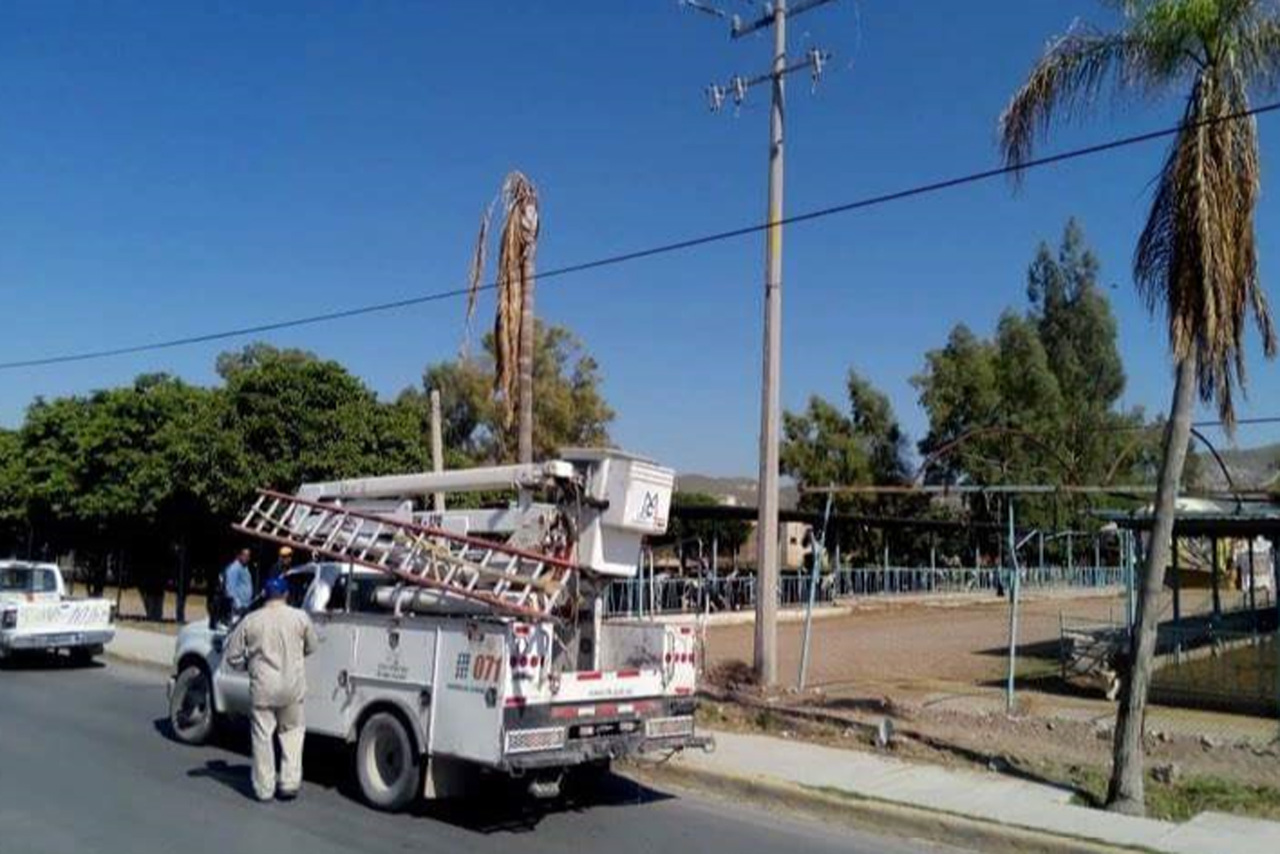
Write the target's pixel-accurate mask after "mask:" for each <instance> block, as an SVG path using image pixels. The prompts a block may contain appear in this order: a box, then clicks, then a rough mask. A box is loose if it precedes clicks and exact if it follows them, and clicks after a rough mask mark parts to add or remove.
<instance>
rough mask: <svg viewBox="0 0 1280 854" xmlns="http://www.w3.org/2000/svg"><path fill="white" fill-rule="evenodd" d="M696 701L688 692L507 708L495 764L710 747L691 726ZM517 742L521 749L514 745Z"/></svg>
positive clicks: (550, 764)
mask: <svg viewBox="0 0 1280 854" xmlns="http://www.w3.org/2000/svg"><path fill="white" fill-rule="evenodd" d="M696 706H697V701H696V700H694V699H693V698H692V697H682V698H671V697H664V698H652V699H647V700H636V701H630V702H627V703H622V704H603V705H602V704H598V703H597V704H593V703H582V704H572V705H554V706H553V705H538V706H531V707H525V708H520V709H508V710H507V712H506V714H505V715H504V744H505V750H504V752H503V757H502V761H501V762H500V763H499V768H500V769H501V770H505V771H508V772H520V771H526V770H532V769H545V768H566V767H572V766H574V765H585V764H588V763H592V762H599V761H602V760H608V759H623V758H626V757H629V756H643V755H646V754H653V753H669V752H671V751H677V750H688V749H702V750H711V749H713V748H714V746H715V741H714V740H713V739H712V738H711V737H710V736H705V735H699V734H698V733H697V732H696V730H695V727H694V718H693V716H694V711H695V709H696ZM640 707H643V712H642V711H641V708H640ZM580 711H581V712H582V714H579V712H580ZM588 711H589V712H590V713H591V714H589V715H588V714H586V712H588ZM517 742H520V743H521V747H522V748H523V749H521V750H516V749H514V744H515V743H517Z"/></svg>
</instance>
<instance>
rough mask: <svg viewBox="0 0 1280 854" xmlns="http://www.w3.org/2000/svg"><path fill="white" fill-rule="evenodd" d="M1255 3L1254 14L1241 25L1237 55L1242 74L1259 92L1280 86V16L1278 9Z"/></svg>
mask: <svg viewBox="0 0 1280 854" xmlns="http://www.w3.org/2000/svg"><path fill="white" fill-rule="evenodd" d="M1268 5H1269V6H1270V8H1268V9H1263V8H1260V7H1261V6H1262V4H1259V3H1257V2H1253V3H1251V6H1252V7H1253V12H1252V14H1250V15H1248V16H1246V17H1245V19H1244V20H1243V21H1241V24H1240V30H1239V35H1238V36H1237V38H1236V39H1235V52H1236V57H1237V61H1238V64H1239V67H1240V73H1241V74H1243V75H1244V77H1245V79H1247V80H1248V81H1249V84H1250V86H1252V87H1254V88H1255V90H1268V91H1274V90H1275V89H1276V88H1277V87H1280V16H1278V15H1280V13H1278V11H1277V9H1276V8H1275V7H1274V6H1271V5H1270V4H1268Z"/></svg>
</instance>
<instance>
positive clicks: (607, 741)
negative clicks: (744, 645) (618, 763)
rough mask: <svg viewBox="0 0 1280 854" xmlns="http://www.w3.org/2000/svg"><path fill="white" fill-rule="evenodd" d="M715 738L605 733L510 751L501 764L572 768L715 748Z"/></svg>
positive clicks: (515, 769) (502, 766)
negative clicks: (553, 747)
mask: <svg viewBox="0 0 1280 854" xmlns="http://www.w3.org/2000/svg"><path fill="white" fill-rule="evenodd" d="M714 747H715V740H714V739H712V738H711V736H708V735H685V736H674V737H671V738H647V737H646V736H645V735H644V734H643V733H638V734H634V735H613V736H602V737H599V738H593V739H583V740H581V741H573V742H570V743H569V744H566V745H565V746H564V747H562V748H559V749H558V750H540V751H536V752H530V753H517V754H508V755H506V756H505V757H503V760H502V763H501V764H500V765H499V768H500V770H503V771H508V772H520V771H535V770H540V769H546V768H571V767H573V766H575V765H586V764H589V763H592V762H600V761H603V760H606V759H609V760H611V759H625V758H627V757H630V756H645V755H648V754H653V753H670V752H671V751H676V750H690V749H693V750H711V749H713V748H714Z"/></svg>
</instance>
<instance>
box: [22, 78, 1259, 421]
mask: <svg viewBox="0 0 1280 854" xmlns="http://www.w3.org/2000/svg"><path fill="white" fill-rule="evenodd" d="M1277 110H1280V101H1278V102H1274V103H1270V104H1264V105H1263V106H1260V107H1254V108H1253V109H1250V110H1243V111H1240V112H1236V113H1231V114H1229V115H1225V116H1218V117H1215V118H1211V119H1204V120H1202V121H1198V122H1186V123H1182V124H1178V125H1175V126H1173V127H1168V128H1164V129H1161V130H1155V131H1148V132H1146V133H1140V134H1135V135H1133V136H1125V137H1120V138H1118V139H1113V140H1111V141H1109V142H1103V143H1098V144H1096V145H1089V146H1085V147H1084V148H1075V149H1072V150H1070V151H1064V152H1061V153H1059V154H1051V155H1048V156H1045V157H1037V158H1034V159H1032V160H1028V161H1026V162H1025V163H1023V164H1021V165H1019V166H999V167H996V168H993V169H986V170H983V171H980V172H971V173H969V174H967V175H962V176H959V177H956V178H949V179H946V180H942V181H934V182H932V183H928V184H920V185H917V186H915V187H910V188H908V189H905V190H897V191H895V192H891V193H883V194H880V195H876V196H868V197H866V198H862V199H858V200H855V201H851V202H845V203H843V204H838V205H831V206H829V207H824V208H817V209H815V210H811V211H806V212H804V213H798V214H793V215H791V216H788V217H784V218H782V219H780V220H777V221H776V222H762V223H756V224H754V225H747V226H742V227H740V228H732V229H728V230H725V231H717V232H711V233H709V234H703V235H700V236H698V237H691V238H686V239H684V240H676V241H672V242H670V243H662V244H658V245H656V246H651V247H648V248H645V249H636V250H632V251H630V252H622V253H618V254H616V255H606V256H604V257H602V258H596V259H594V260H590V261H582V262H579V263H576V264H569V265H566V266H563V267H556V268H553V269H550V270H544V271H543V272H541V273H539V274H538V279H539V280H546V279H555V278H559V277H562V276H569V275H574V274H576V273H584V272H587V271H589V270H598V269H600V268H602V267H613V266H617V265H619V264H627V263H631V262H633V261H640V260H643V259H646V258H653V257H656V256H659V255H668V254H671V253H675V252H683V251H687V250H689V249H696V248H699V247H702V246H707V245H709V244H712V243H720V242H723V241H726V240H733V239H735V238H739V237H746V236H749V235H752V234H759V233H760V232H762V231H766V230H768V229H769V228H772V227H774V226H775V225H784V226H785V225H794V224H798V223H804V222H812V221H814V220H819V219H825V218H827V217H831V216H836V215H838V214H844V213H852V212H854V211H858V210H865V209H867V208H873V207H879V206H880V205H885V204H890V203H892V202H899V201H904V200H906V199H911V198H915V197H917V196H924V195H929V194H932V193H938V192H941V191H943V190H952V189H956V188H958V187H963V186H966V185H968V184H976V183H979V182H982V181H989V180H991V179H993V178H1000V177H1004V176H1007V175H1013V174H1017V173H1021V172H1023V171H1026V170H1028V169H1039V168H1043V167H1045V166H1054V165H1056V164H1059V163H1066V162H1068V161H1072V160H1078V159H1081V158H1084V157H1091V156H1093V155H1097V154H1104V153H1106V152H1110V151H1115V150H1117V149H1121V148H1128V147H1130V146H1134V145H1141V144H1143V143H1147V142H1153V141H1155V140H1157V139H1163V138H1165V137H1170V136H1174V135H1176V134H1178V133H1180V132H1182V131H1183V130H1190V129H1194V128H1198V127H1205V126H1208V125H1215V124H1218V123H1221V122H1229V121H1238V120H1240V119H1246V118H1252V117H1256V116H1260V115H1265V114H1267V113H1273V112H1276V111H1277ZM496 287H497V283H496V282H489V283H487V284H484V285H482V286H481V287H480V288H479V290H485V291H487V290H493V289H495V288H496ZM467 292H468V289H467V288H453V289H451V290H444V291H436V292H434V293H430V294H422V295H421V296H416V297H407V298H405V299H400V300H393V301H390V302H381V303H373V304H370V305H363V306H357V307H355V308H349V309H341V310H336V311H330V312H325V313H323V314H312V315H305V316H303V317H296V318H292V319H289V320H281V321H276V322H274V323H263V324H258V325H254V326H241V327H237V328H233V329H226V330H223V331H220V332H208V333H205V334H202V335H188V336H185V337H182V338H171V339H168V340H165V341H153V342H150V343H147V344H134V345H128V346H123V347H113V348H108V349H103V350H86V351H83V352H79V353H64V354H60V355H55V356H43V357H39V358H34V359H20V360H15V361H11V362H0V371H7V370H14V369H16V368H35V367H42V366H46V365H57V364H65V363H68V362H87V361H92V360H96V359H106V358H110V357H113V356H125V355H130V354H134V353H145V352H149V351H153V350H168V349H173V348H175V347H185V346H188V345H192V344H205V343H209V342H211V341H222V340H226V339H228V338H241V337H244V336H247V335H257V334H261V333H264V332H277V331H279V330H282V329H292V328H295V327H299V326H311V325H314V324H317V323H328V322H331V321H336V320H347V319H350V318H353V317H361V316H363V315H368V314H379V313H382V312H387V311H397V310H399V309H403V308H411V307H414V306H418V305H425V304H427V303H432V302H439V301H441V300H447V299H454V298H456V297H462V296H466V294H467ZM1241 423H1243V422H1241Z"/></svg>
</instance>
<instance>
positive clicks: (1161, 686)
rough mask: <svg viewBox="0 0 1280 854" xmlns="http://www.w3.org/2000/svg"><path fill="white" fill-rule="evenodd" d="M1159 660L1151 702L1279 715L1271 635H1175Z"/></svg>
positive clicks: (1278, 650) (1277, 649)
mask: <svg viewBox="0 0 1280 854" xmlns="http://www.w3.org/2000/svg"><path fill="white" fill-rule="evenodd" d="M1180 634H1181V635H1182V636H1181V637H1179V638H1178V645H1177V646H1178V648H1177V649H1176V650H1175V651H1174V652H1171V653H1167V654H1165V655H1162V656H1160V658H1159V659H1158V661H1157V666H1156V670H1155V673H1154V674H1152V677H1151V699H1152V701H1153V702H1157V703H1164V704H1167V705H1177V706H1192V707H1198V708H1207V709H1217V710H1222V711H1231V712H1243V713H1247V714H1258V715H1270V716H1275V715H1278V714H1280V693H1278V691H1280V687H1278V684H1280V683H1278V681H1277V680H1278V679H1280V644H1277V640H1276V636H1275V635H1274V634H1264V633H1261V632H1238V631H1226V630H1222V629H1217V628H1211V627H1210V628H1208V629H1207V630H1196V631H1189V632H1185V633H1180Z"/></svg>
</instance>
